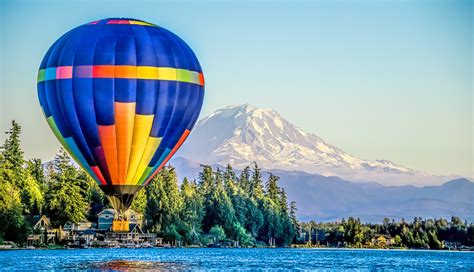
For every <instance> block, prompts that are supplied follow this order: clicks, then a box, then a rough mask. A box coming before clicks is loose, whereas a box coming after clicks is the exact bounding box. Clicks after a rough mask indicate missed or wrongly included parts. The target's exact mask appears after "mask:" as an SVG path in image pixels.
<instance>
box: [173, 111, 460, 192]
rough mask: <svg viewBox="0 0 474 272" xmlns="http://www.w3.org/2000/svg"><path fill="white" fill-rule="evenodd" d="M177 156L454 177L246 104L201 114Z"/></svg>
mask: <svg viewBox="0 0 474 272" xmlns="http://www.w3.org/2000/svg"><path fill="white" fill-rule="evenodd" d="M177 156H182V157H185V158H192V159H193V160H195V161H199V162H201V163H205V164H220V165H226V164H231V165H232V166H234V167H236V168H240V169H242V168H243V167H245V166H246V165H248V164H249V163H250V162H253V161H255V162H257V163H258V164H259V165H260V166H261V167H263V168H267V169H281V170H301V171H304V172H307V173H311V174H320V175H323V176H338V177H341V178H344V179H347V180H351V181H354V182H369V181H374V182H379V183H382V184H384V185H406V184H413V185H417V186H423V185H439V184H441V183H442V182H444V181H446V180H450V179H454V178H457V177H458V176H455V175H450V176H440V175H433V174H429V173H424V172H422V171H418V170H414V169H411V168H408V167H405V166H401V165H398V164H396V163H394V162H391V161H389V160H384V159H378V160H365V159H360V158H358V157H356V156H353V155H350V154H348V153H346V152H345V151H343V150H342V149H340V148H338V147H336V146H334V145H332V144H330V143H328V142H326V141H325V140H323V139H322V138H321V137H319V136H317V135H316V134H314V133H308V132H305V131H303V130H302V129H300V128H298V127H297V126H295V125H294V124H292V123H291V122H289V121H288V120H286V119H285V118H283V117H282V116H281V115H280V114H279V113H277V112H276V111H274V110H271V109H261V108H256V107H254V106H252V105H250V104H242V105H233V106H228V107H225V108H222V109H219V110H217V111H215V112H213V113H212V114H210V115H208V116H206V117H204V118H202V119H201V120H200V121H199V122H198V123H197V124H196V127H195V128H194V129H193V132H192V133H191V135H190V137H189V139H188V141H187V142H186V143H185V144H184V145H183V147H182V148H181V150H179V151H178V153H177Z"/></svg>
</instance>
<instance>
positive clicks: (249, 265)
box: [0, 248, 474, 271]
mask: <svg viewBox="0 0 474 272" xmlns="http://www.w3.org/2000/svg"><path fill="white" fill-rule="evenodd" d="M0 268H1V269H2V270H17V271H27V270H71V269H74V270H77V269H80V270H90V271H92V270H102V271H104V270H105V271H111V270H174V271H188V270H248V271H250V270H252V271H254V270H331V271H334V270H348V269H349V270H355V269H358V270H372V271H373V270H437V271H446V270H452V271H474V252H452V251H451V252H449V251H414V250H340V249H218V248H212V249H208V248H188V249H180V248H177V249H69V250H8V251H0Z"/></svg>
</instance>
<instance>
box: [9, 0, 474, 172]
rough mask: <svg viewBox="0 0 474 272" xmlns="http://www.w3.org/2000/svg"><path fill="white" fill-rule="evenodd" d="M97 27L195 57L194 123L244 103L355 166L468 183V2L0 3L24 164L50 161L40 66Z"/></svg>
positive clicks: (52, 143) (52, 142) (51, 142)
mask: <svg viewBox="0 0 474 272" xmlns="http://www.w3.org/2000/svg"><path fill="white" fill-rule="evenodd" d="M107 17H132V18H137V19H142V20H145V21H149V22H152V23H156V24H158V25H160V26H163V27H165V28H167V29H169V30H171V31H173V32H174V33H176V34H177V35H178V36H180V37H181V38H183V39H184V40H185V41H186V42H187V43H188V44H189V45H190V46H191V48H193V50H194V51H195V53H196V55H197V56H198V58H199V60H200V62H201V65H202V67H203V70H204V74H205V78H206V97H205V100H204V106H203V111H202V113H201V117H204V116H205V115H207V114H210V113H211V112H213V111H214V110H216V109H218V108H221V107H225V106H228V105H232V104H240V103H250V104H253V105H255V106H257V107H265V108H272V109H274V110H276V111H278V112H279V113H280V114H282V116H283V117H285V118H286V119H288V120H289V121H290V122H293V123H295V124H296V125H297V126H299V127H300V128H302V129H303V130H305V131H307V132H312V133H315V134H317V135H318V136H320V137H322V138H323V139H325V140H326V141H327V142H329V143H331V144H334V145H336V146H338V147H340V148H342V149H343V150H345V151H346V152H348V153H350V154H353V155H356V156H358V157H361V158H364V159H387V160H391V161H393V162H395V163H398V164H401V165H404V166H407V167H411V168H414V169H419V170H423V171H427V172H431V173H437V174H451V173H456V174H461V175H466V176H470V177H473V176H474V174H473V164H474V163H473V153H474V147H473V103H474V102H473V101H474V100H473V94H472V92H473V91H472V76H473V61H474V57H473V19H474V18H473V2H472V1H435V0H433V1H420V0H414V1H330V0H327V1H257V2H253V1H200V2H198V1H167V2H162V1H131V0H130V1H92V0H90V1H87V0H84V1H54V0H53V1H47V2H46V1H21V0H19V1H9V0H4V1H1V3H0V20H1V21H0V24H1V28H0V30H1V33H0V34H1V35H0V39H1V40H0V41H1V42H0V53H1V55H0V56H1V66H0V77H1V78H0V80H1V82H0V84H1V85H0V87H1V90H0V121H1V130H2V131H6V130H8V128H9V126H10V121H11V120H12V119H15V120H17V121H18V122H19V123H20V124H21V125H22V128H23V131H22V143H23V149H24V150H25V154H26V157H27V158H30V157H39V158H42V159H44V160H50V159H52V158H53V156H54V153H55V152H57V150H58V149H59V143H58V142H57V140H56V139H55V137H54V136H53V134H52V132H50V130H49V127H48V126H47V123H46V121H45V120H44V118H43V116H42V113H41V108H40V106H39V103H38V100H37V95H36V75H37V69H38V66H39V64H40V62H41V60H42V58H43V55H44V53H45V52H46V50H47V49H48V48H49V47H50V46H51V45H52V43H53V42H54V41H55V40H56V39H58V38H59V37H60V36H61V35H62V34H64V33H65V32H67V31H68V30H70V29H72V28H74V27H76V26H78V25H81V24H84V23H86V22H90V21H94V20H97V19H102V18H107ZM0 140H1V141H2V142H3V140H4V135H3V134H2V135H1V136H0Z"/></svg>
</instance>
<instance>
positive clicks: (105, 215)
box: [97, 209, 143, 231]
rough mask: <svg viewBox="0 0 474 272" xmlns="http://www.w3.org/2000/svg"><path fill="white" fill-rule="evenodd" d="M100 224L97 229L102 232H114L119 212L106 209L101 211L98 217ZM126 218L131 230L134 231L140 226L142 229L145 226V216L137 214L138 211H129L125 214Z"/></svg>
mask: <svg viewBox="0 0 474 272" xmlns="http://www.w3.org/2000/svg"><path fill="white" fill-rule="evenodd" d="M97 216H98V218H99V219H98V224H97V229H98V230H101V231H109V230H112V224H113V221H114V218H115V217H116V216H117V212H116V211H115V210H114V209H105V210H103V211H101V212H100V213H99V214H98V215H97ZM125 216H126V218H127V220H128V222H129V229H130V230H132V229H133V227H135V225H139V226H140V228H141V227H142V224H143V215H142V214H141V213H137V212H136V211H134V210H132V209H129V210H128V211H126V212H125Z"/></svg>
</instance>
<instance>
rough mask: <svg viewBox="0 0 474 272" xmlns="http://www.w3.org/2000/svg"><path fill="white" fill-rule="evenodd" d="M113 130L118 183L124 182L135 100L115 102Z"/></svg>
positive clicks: (129, 149) (129, 150)
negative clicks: (115, 144)
mask: <svg viewBox="0 0 474 272" xmlns="http://www.w3.org/2000/svg"><path fill="white" fill-rule="evenodd" d="M114 104H115V130H116V132H117V133H116V134H117V163H118V165H117V168H118V183H119V184H125V180H126V178H127V169H128V162H129V159H130V152H131V149H132V139H133V123H134V119H135V118H134V117H135V105H136V103H135V102H129V103H125V102H115V103H114Z"/></svg>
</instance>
